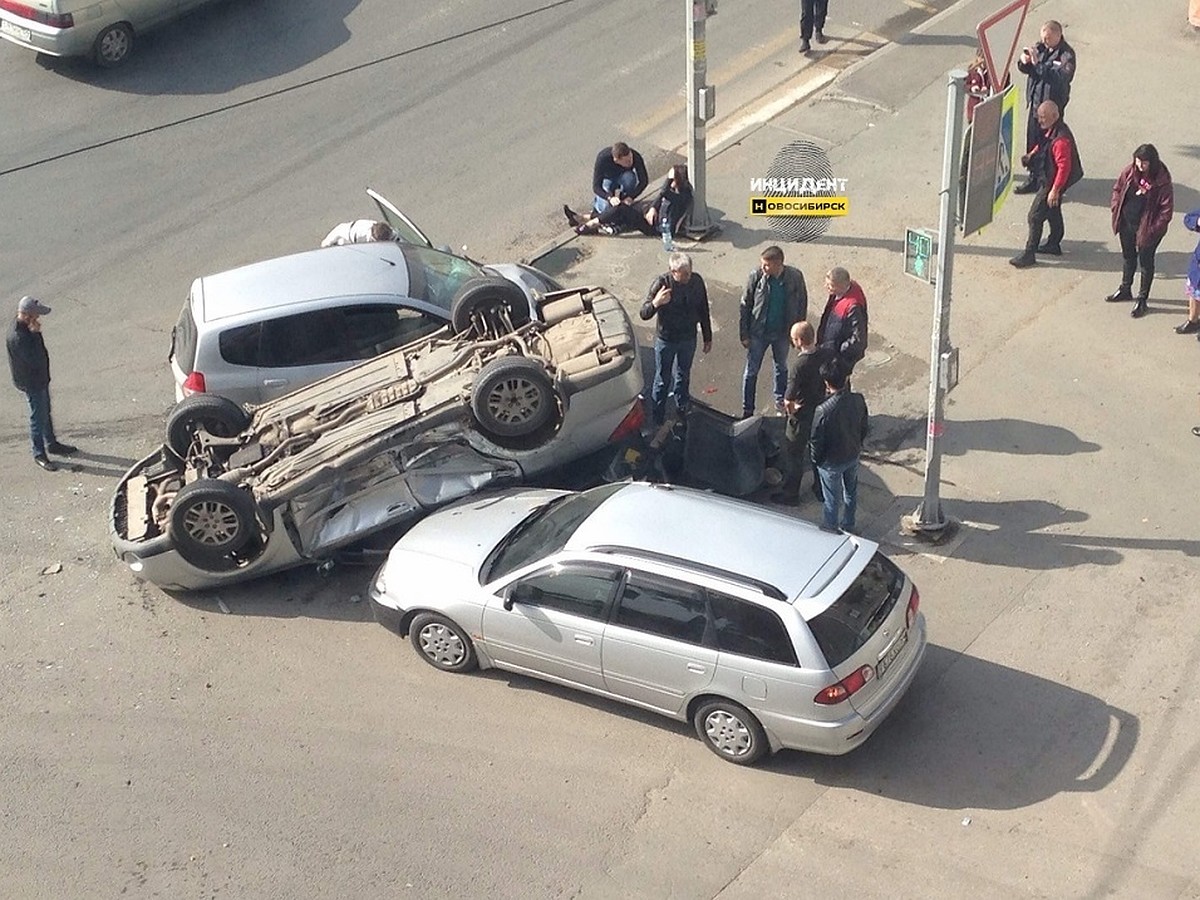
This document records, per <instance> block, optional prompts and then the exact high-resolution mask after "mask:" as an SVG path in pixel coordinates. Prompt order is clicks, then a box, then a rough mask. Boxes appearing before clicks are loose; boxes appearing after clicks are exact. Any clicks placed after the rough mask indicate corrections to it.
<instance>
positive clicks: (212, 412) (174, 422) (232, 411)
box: [167, 394, 250, 458]
mask: <svg viewBox="0 0 1200 900" xmlns="http://www.w3.org/2000/svg"><path fill="white" fill-rule="evenodd" d="M249 424H250V416H249V415H248V414H247V412H246V411H245V410H244V409H242V408H241V407H240V406H238V405H237V404H236V403H234V402H233V401H232V400H230V399H229V398H227V397H218V396H215V395H213V394H192V396H190V397H184V398H183V399H182V400H181V401H180V402H179V403H177V404H175V408H174V409H172V410H171V412H170V414H169V415H168V416H167V446H168V447H170V448H171V450H172V451H173V452H174V453H175V454H176V455H177V456H179V457H181V458H182V457H186V456H187V454H188V451H189V450H190V449H191V447H192V441H194V440H195V437H196V432H197V431H199V430H201V429H203V430H204V431H207V432H208V433H209V434H211V435H212V436H213V437H233V436H234V435H236V434H238V433H239V432H240V431H241V430H242V429H243V428H245V427H246V426H247V425H249Z"/></svg>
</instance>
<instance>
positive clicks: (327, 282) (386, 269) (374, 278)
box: [192, 241, 408, 322]
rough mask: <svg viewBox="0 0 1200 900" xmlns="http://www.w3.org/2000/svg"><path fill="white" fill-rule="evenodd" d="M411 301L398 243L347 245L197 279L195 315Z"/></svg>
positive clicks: (206, 318) (207, 318) (213, 317)
mask: <svg viewBox="0 0 1200 900" xmlns="http://www.w3.org/2000/svg"><path fill="white" fill-rule="evenodd" d="M380 295H384V296H399V297H406V296H408V263H407V262H405V259H404V253H403V251H402V250H401V249H400V246H399V245H398V244H397V243H396V242H394V241H377V242H371V243H364V244H343V245H342V246H340V247H323V248H321V249H319V250H307V251H305V252H303V253H293V254H292V255H291V256H280V257H276V258H275V259H266V260H263V261H262V262H256V263H251V264H250V265H247V266H240V267H239V268H236V269H230V270H229V271H228V272H218V273H217V274H216V275H206V276H204V277H203V278H197V279H196V281H195V283H194V284H193V285H192V298H193V309H192V314H193V315H194V316H195V317H196V318H197V320H198V321H202V322H212V321H214V320H216V319H226V318H229V317H231V316H239V315H244V314H246V313H252V312H260V311H263V310H271V309H278V308H281V307H285V306H292V305H294V304H297V303H311V302H313V301H316V300H325V299H330V298H338V297H366V296H380Z"/></svg>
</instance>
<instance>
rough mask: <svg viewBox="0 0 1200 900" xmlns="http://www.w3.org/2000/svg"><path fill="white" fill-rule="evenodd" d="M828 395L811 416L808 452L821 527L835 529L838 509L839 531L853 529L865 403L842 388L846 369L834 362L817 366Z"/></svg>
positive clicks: (860, 397) (839, 363) (865, 430)
mask: <svg viewBox="0 0 1200 900" xmlns="http://www.w3.org/2000/svg"><path fill="white" fill-rule="evenodd" d="M821 377H822V378H823V379H825V390H826V392H827V393H828V396H827V397H826V398H825V399H824V400H822V401H821V403H820V405H819V406H817V411H816V413H814V415H813V424H812V435H811V436H810V437H809V441H808V442H809V453H810V454H811V455H812V461H813V465H815V466H816V467H817V474H818V475H820V477H821V491H822V493H823V494H824V497H823V501H824V509H823V510H822V517H823V523H822V527H823V528H825V529H826V530H828V531H836V530H837V529H838V507H839V506H842V505H843V503H844V504H845V509H844V511H843V512H842V513H841V528H842V530H843V531H853V530H854V516H855V512H856V511H857V509H858V457H859V455H860V454H861V453H862V445H863V441H864V440H866V437H867V401H866V400H865V399H864V398H863V395H862V394H855V393H852V392H851V391H850V389H849V388H848V387H847V385H846V370H845V368H844V367H843V366H842V364H841V362H839V361H838V360H836V359H835V360H831V361H830V362H827V363H825V365H823V366H822V367H821Z"/></svg>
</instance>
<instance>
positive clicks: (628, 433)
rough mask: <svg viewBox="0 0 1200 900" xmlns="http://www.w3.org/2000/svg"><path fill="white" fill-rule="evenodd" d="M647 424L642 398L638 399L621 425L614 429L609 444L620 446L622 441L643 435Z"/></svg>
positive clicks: (609, 437)
mask: <svg viewBox="0 0 1200 900" xmlns="http://www.w3.org/2000/svg"><path fill="white" fill-rule="evenodd" d="M645 424H646V410H645V407H644V406H643V405H642V398H641V397H638V398H637V400H635V401H634V404H633V406H632V407H631V408H630V410H629V412H627V413H626V414H625V418H623V419H622V420H621V424H620V425H618V426H617V427H616V428H615V429H613V433H612V434H610V435H609V436H608V442H609V443H610V444H619V443H621V441H625V440H628V439H629V438H631V437H635V436H636V435H638V434H641V431H642V426H643V425H645Z"/></svg>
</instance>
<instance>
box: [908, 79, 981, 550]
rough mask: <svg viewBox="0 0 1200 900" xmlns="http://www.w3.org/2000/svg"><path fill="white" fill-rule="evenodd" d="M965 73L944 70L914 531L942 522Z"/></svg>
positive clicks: (929, 529)
mask: <svg viewBox="0 0 1200 900" xmlns="http://www.w3.org/2000/svg"><path fill="white" fill-rule="evenodd" d="M966 82H967V73H966V72H964V71H963V70H962V69H955V70H953V71H952V72H950V74H949V76H948V78H947V96H946V147H945V153H944V154H943V157H942V193H941V197H942V206H941V212H940V214H939V216H938V233H939V237H940V247H939V250H938V260H937V282H936V283H935V284H934V289H933V338H932V341H931V347H930V360H929V423H928V428H927V429H926V432H925V495H924V497H923V498H922V500H921V504H920V505H919V506H918V507H917V508H916V511H915V512H913V514H912V515H911V516H909V517H906V518H905V521H904V526H905V528H906V529H907V530H910V531H915V532H934V533H938V532H941V531H942V530H943V529H944V528H945V527H946V525H947V520H946V517H945V516H944V515H943V514H942V501H941V498H940V496H939V488H940V486H941V480H942V443H941V442H942V433H943V431H944V428H943V424H942V415H943V410H944V407H945V398H946V392H947V391H948V390H949V389H950V388H951V387H953V384H952V380H953V379H954V378H956V373H955V371H954V370H955V369H956V368H957V366H956V365H955V359H954V354H953V352H952V351H951V349H950V297H951V290H950V288H951V280H952V276H953V274H954V238H955V232H956V230H957V228H958V223H957V222H956V219H955V217H956V215H957V210H958V191H959V184H958V181H959V171H960V167H961V164H962V133H963V106H964V99H965V97H966Z"/></svg>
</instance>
